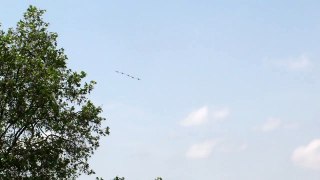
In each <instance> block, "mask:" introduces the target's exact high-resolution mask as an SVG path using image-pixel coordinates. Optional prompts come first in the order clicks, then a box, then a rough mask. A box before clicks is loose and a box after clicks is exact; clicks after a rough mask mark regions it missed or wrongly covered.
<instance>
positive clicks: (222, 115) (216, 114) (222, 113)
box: [212, 108, 230, 120]
mask: <svg viewBox="0 0 320 180" xmlns="http://www.w3.org/2000/svg"><path fill="white" fill-rule="evenodd" d="M229 115H230V110H229V109H228V108H221V109H218V110H215V111H213V112H212V117H213V118H214V119H217V120H223V119H226V118H227V117H228V116H229Z"/></svg>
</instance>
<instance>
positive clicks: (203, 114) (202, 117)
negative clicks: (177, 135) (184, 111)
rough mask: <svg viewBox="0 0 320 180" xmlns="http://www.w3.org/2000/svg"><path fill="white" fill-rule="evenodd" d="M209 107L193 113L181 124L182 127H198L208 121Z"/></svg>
mask: <svg viewBox="0 0 320 180" xmlns="http://www.w3.org/2000/svg"><path fill="white" fill-rule="evenodd" d="M208 114H209V113H208V107H207V106H204V107H201V108H200V109H197V110H195V111H193V112H191V113H190V114H189V115H188V116H187V118H186V119H184V120H183V121H182V122H181V125H182V126H196V125H200V124H203V123H205V122H206V121H208Z"/></svg>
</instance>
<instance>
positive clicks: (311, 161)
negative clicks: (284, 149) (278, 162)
mask: <svg viewBox="0 0 320 180" xmlns="http://www.w3.org/2000/svg"><path fill="white" fill-rule="evenodd" d="M291 158H292V161H293V162H294V163H295V164H296V165H298V166H301V167H304V168H309V169H314V170H320V139H315V140H313V141H311V142H310V143H309V144H308V145H306V146H300V147H298V148H297V149H296V150H294V152H293V154H292V157H291Z"/></svg>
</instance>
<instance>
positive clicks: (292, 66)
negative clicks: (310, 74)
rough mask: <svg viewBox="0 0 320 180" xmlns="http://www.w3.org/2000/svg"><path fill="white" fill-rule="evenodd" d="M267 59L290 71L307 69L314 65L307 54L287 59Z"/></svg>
mask: <svg viewBox="0 0 320 180" xmlns="http://www.w3.org/2000/svg"><path fill="white" fill-rule="evenodd" d="M267 61H268V62H269V63H271V64H273V65H274V66H276V67H279V68H284V69H287V70H290V71H306V70H309V69H310V68H311V67H312V62H311V60H310V58H309V57H308V56H306V55H300V56H298V57H293V58H285V59H273V60H272V59H267Z"/></svg>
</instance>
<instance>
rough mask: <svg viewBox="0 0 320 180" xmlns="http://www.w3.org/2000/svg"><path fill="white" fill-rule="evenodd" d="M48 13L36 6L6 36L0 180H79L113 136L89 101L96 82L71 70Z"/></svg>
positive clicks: (0, 38)
mask: <svg viewBox="0 0 320 180" xmlns="http://www.w3.org/2000/svg"><path fill="white" fill-rule="evenodd" d="M43 13H44V11H43V10H39V9H37V8H36V7H33V6H30V7H29V8H28V10H27V11H26V13H25V14H24V18H23V19H22V20H20V21H19V22H18V23H17V26H16V28H10V29H8V30H6V31H4V30H0V179H48V180H49V179H76V178H77V177H78V176H79V175H80V174H83V173H84V174H88V175H90V174H94V171H93V170H92V169H91V168H90V167H89V164H88V159H89V158H90V156H91V155H92V154H93V153H94V151H95V150H96V149H97V147H98V146H99V140H100V138H101V137H103V136H106V135H108V134H109V128H108V127H106V128H102V127H101V123H102V122H103V121H104V120H105V118H103V117H101V115H100V114H101V112H102V109H101V108H100V107H98V106H95V105H94V104H93V103H92V102H91V101H90V100H89V99H88V97H87V95H88V94H89V93H90V92H91V91H92V89H93V86H94V84H95V82H94V81H91V82H88V83H87V82H83V78H85V76H86V73H85V72H79V73H78V72H74V71H72V70H71V69H69V68H67V66H66V61H67V56H66V55H65V54H64V50H63V49H62V48H58V47H57V41H56V40H57V34H56V33H52V32H49V31H48V23H46V22H44V21H43V19H42V15H43Z"/></svg>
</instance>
